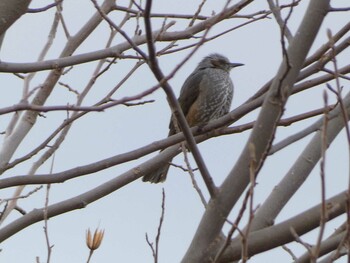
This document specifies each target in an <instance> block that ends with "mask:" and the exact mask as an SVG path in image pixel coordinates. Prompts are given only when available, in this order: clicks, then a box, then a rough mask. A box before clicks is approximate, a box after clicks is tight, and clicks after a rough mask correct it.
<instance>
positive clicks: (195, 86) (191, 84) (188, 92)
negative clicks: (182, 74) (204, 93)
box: [178, 70, 205, 116]
mask: <svg viewBox="0 0 350 263" xmlns="http://www.w3.org/2000/svg"><path fill="white" fill-rule="evenodd" d="M204 75H205V73H204V72H203V71H202V70H200V71H196V72H194V73H192V74H191V75H190V76H189V77H188V78H187V79H186V81H185V83H184V84H183V85H182V88H181V91H180V96H179V99H178V101H179V103H180V106H181V109H182V112H183V113H184V115H185V116H186V115H187V113H188V111H189V110H190V108H191V106H192V104H193V103H194V102H195V101H196V99H197V98H198V96H199V92H200V89H201V88H200V87H201V85H202V84H203V83H202V80H203V77H204Z"/></svg>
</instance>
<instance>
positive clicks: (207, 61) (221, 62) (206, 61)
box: [198, 53, 244, 72]
mask: <svg viewBox="0 0 350 263" xmlns="http://www.w3.org/2000/svg"><path fill="white" fill-rule="evenodd" d="M243 65H244V64H242V63H232V62H230V61H229V60H228V58H227V57H225V56H223V55H220V54H218V53H214V54H210V55H209V56H206V57H205V58H203V60H202V61H201V62H199V65H198V68H199V69H204V68H218V69H222V70H224V71H226V72H230V70H231V69H233V68H235V67H240V66H243Z"/></svg>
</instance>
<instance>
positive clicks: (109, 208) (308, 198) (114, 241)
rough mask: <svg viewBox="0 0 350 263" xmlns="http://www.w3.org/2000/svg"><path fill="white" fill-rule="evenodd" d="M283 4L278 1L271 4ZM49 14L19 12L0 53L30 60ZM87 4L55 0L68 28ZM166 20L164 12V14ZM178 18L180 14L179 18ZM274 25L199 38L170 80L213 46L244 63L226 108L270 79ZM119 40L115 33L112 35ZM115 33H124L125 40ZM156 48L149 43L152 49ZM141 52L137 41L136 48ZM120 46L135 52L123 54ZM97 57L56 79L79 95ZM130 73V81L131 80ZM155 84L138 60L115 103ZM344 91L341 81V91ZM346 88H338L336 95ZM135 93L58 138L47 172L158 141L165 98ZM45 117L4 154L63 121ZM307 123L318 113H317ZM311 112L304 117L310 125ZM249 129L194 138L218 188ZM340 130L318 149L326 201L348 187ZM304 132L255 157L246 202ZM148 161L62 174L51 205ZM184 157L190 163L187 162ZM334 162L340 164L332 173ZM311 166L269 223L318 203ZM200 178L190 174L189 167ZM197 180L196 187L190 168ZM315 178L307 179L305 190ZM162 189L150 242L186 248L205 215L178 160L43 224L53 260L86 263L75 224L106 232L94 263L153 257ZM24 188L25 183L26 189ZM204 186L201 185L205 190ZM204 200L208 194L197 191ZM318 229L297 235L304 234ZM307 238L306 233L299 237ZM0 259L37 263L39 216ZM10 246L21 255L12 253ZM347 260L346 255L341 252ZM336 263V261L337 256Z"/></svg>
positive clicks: (276, 50)
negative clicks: (323, 156)
mask: <svg viewBox="0 0 350 263" xmlns="http://www.w3.org/2000/svg"><path fill="white" fill-rule="evenodd" d="M125 2H126V1H118V5H125ZM255 2H256V3H254V4H252V5H251V7H248V8H247V9H246V10H245V11H242V12H241V14H248V13H253V12H256V11H258V10H261V9H268V6H267V3H266V1H255ZM281 2H284V1H281ZM218 3H219V1H208V3H206V4H205V6H204V10H203V14H206V15H210V14H211V13H212V10H215V11H216V12H218V11H219V10H220V8H221V7H222V6H223V3H224V1H220V4H218ZM307 3H308V1H302V3H301V4H300V5H299V6H298V7H297V8H296V10H295V12H294V13H293V15H292V17H291V19H290V22H289V23H288V25H289V26H290V29H291V31H292V33H293V34H294V33H295V31H296V27H297V25H298V24H299V23H300V21H301V18H302V15H303V13H304V12H305V9H306V4H307ZM45 4H47V1H33V3H32V6H31V7H32V8H35V7H41V6H44V5H45ZM198 4H199V2H198V3H196V4H193V5H190V4H188V1H185V0H180V1H160V0H158V1H154V8H153V11H154V12H164V13H183V14H193V12H194V10H195V9H196V7H197V5H198ZM53 12H54V10H51V11H48V12H45V13H40V14H27V15H25V16H23V17H22V18H21V19H20V20H19V21H17V22H16V24H15V25H13V26H12V27H11V28H10V30H9V31H8V32H7V33H6V38H5V40H4V43H3V46H2V49H1V53H0V55H1V60H3V61H7V62H34V61H35V60H36V58H37V56H38V54H39V52H40V49H41V48H42V46H43V43H45V41H46V38H47V34H48V31H49V28H50V26H51V21H52V14H53ZM93 12H94V8H93V5H92V3H91V2H90V1H82V0H75V1H69V0H66V1H65V2H64V13H63V14H64V17H65V19H66V23H67V25H68V28H69V30H70V32H71V34H74V33H75V32H76V31H77V30H79V29H80V27H81V26H82V25H84V24H85V23H86V21H87V19H88V18H89V17H90V16H91V14H93ZM118 15H119V13H118V12H115V14H113V15H112V16H111V18H113V19H115V20H116V21H118V19H120V17H119V16H118ZM169 20H171V19H169ZM243 21H245V20H244V19H232V20H229V21H227V22H223V23H221V24H219V25H218V26H217V27H215V28H214V29H213V30H212V31H211V33H212V34H213V33H214V32H220V31H222V30H225V29H227V28H229V26H230V25H235V24H237V25H238V24H240V23H242V22H243ZM347 21H348V17H347V15H346V13H343V14H341V13H333V14H330V15H329V16H328V17H327V18H326V21H325V24H324V25H323V27H322V29H321V31H320V32H319V35H318V38H317V41H316V43H315V44H314V47H313V49H312V50H315V49H317V48H318V47H319V46H320V45H321V44H322V43H324V42H325V40H326V39H327V36H326V29H327V28H332V30H333V32H336V30H337V29H339V28H340V27H341V26H343V25H344V24H345V23H346V22H347ZM161 23H162V21H161V20H158V21H157V22H156V21H155V22H154V25H153V27H154V29H157V28H159V27H160V25H161ZM184 23H188V21H184ZM134 26H135V25H134V23H133V22H130V25H128V26H126V27H125V28H124V30H126V31H127V32H128V33H130V34H132V33H133V32H134V31H133V30H134ZM182 28H183V24H181V23H177V24H176V25H175V26H174V27H173V28H171V29H170V31H176V30H181V29H182ZM108 34H109V29H108V27H107V26H106V24H105V23H103V24H102V25H101V26H100V27H99V28H98V29H97V30H96V32H94V33H93V34H92V35H91V36H90V37H89V38H88V39H87V41H86V43H84V44H83V45H82V46H81V47H80V48H79V49H78V50H77V52H76V54H80V53H86V52H91V51H94V50H98V49H102V48H103V47H104V45H105V43H106V40H107V38H108ZM279 39H280V31H279V27H278V25H277V24H276V22H275V20H274V19H265V20H261V21H259V22H256V23H253V24H251V25H248V26H246V27H243V28H241V29H238V30H235V31H233V32H231V33H229V34H227V35H225V36H223V37H222V38H219V39H217V40H214V41H212V42H209V43H207V44H205V45H204V46H203V47H201V48H200V49H199V51H198V52H197V53H196V54H195V55H194V56H193V58H191V59H190V61H189V62H188V63H186V64H185V65H184V66H183V67H182V68H181V69H180V70H179V71H178V72H177V74H176V75H175V77H174V78H173V79H171V81H170V84H171V85H172V87H173V89H174V91H175V93H176V94H178V93H179V91H180V88H181V85H182V83H183V81H184V80H185V79H186V77H187V76H188V75H189V74H190V73H191V72H192V70H193V69H194V68H195V66H196V65H197V63H198V62H199V60H200V59H201V58H202V57H203V56H205V55H207V54H209V53H212V52H219V53H222V54H224V55H226V56H227V57H229V59H230V60H232V61H234V62H240V63H244V64H245V66H244V67H240V68H237V69H234V70H233V71H232V73H231V77H232V79H233V82H234V85H235V94H234V100H233V104H232V108H235V107H237V106H238V105H240V104H242V103H243V102H244V101H245V100H246V99H248V98H249V97H250V96H251V95H253V94H254V93H255V92H256V91H257V90H258V89H259V88H260V87H261V86H262V85H263V84H265V83H266V82H267V81H268V80H270V79H271V78H272V77H273V76H274V74H275V73H276V71H277V69H278V66H279V63H280V61H281V47H280V42H279ZM120 41H121V37H120V36H118V37H117V38H116V39H115V43H119V42H120ZM123 41H124V40H123ZM64 43H65V38H64V35H63V32H62V28H61V27H60V29H59V32H58V34H57V37H56V40H55V43H54V45H53V47H52V49H51V51H50V53H49V55H48V57H47V59H53V58H56V57H57V56H58V54H59V53H60V52H61V50H62V45H63V44H64ZM162 46H164V44H159V45H157V48H161V47H162ZM142 48H143V49H145V47H142ZM188 52H189V51H188V50H186V51H183V52H180V53H178V54H173V55H168V56H163V57H161V58H160V64H161V66H162V69H163V70H164V72H165V73H168V72H170V70H172V69H173V68H174V66H176V65H177V64H178V63H179V62H180V61H181V59H182V58H184V57H185V56H186V55H187V54H188ZM127 54H134V52H133V51H128V52H127ZM349 57H350V56H349V52H347V53H345V54H343V55H342V56H341V58H340V61H339V63H343V65H344V63H348V62H345V61H346V60H349ZM133 64H134V62H132V63H125V62H123V63H122V62H118V63H117V64H116V65H114V66H113V67H112V69H111V70H110V71H109V72H108V73H107V74H105V75H104V76H103V77H101V78H100V79H99V80H98V81H97V82H96V84H95V86H94V88H93V91H92V92H91V94H90V95H89V96H88V97H87V99H86V101H85V103H84V105H90V104H92V103H94V102H96V101H98V100H99V99H101V98H102V97H103V96H104V94H105V92H106V91H108V90H109V89H111V87H113V86H114V85H115V84H116V83H118V81H119V80H120V79H121V78H122V77H124V75H125V74H126V73H127V72H128V71H129V70H130V69H131V67H132V65H133ZM95 65H96V64H95V63H87V64H85V65H79V66H75V67H74V68H73V70H72V71H71V72H70V73H69V74H67V75H66V76H64V77H62V79H61V81H62V82H64V83H68V84H69V85H70V86H71V87H72V88H73V89H76V90H78V91H81V90H82V89H83V88H84V87H85V85H86V84H87V82H88V80H89V78H90V76H91V74H92V72H93V69H94V67H95ZM46 76H47V72H46V71H44V72H41V73H39V74H37V75H36V77H35V78H34V79H33V81H32V82H31V88H35V87H36V86H37V85H39V84H40V83H42V81H43V80H44V79H45V77H46ZM136 76H137V77H136ZM0 82H1V83H2V89H3V92H5V93H4V94H5V95H6V96H1V97H0V105H1V107H6V106H11V105H13V104H16V103H17V102H18V101H19V100H20V98H21V94H22V88H23V84H22V81H21V80H20V79H18V78H17V77H15V76H14V75H11V74H1V75H0ZM155 83H156V81H155V79H154V77H152V75H151V74H150V71H149V69H148V68H146V66H143V67H142V68H141V69H140V70H139V71H138V72H137V74H136V75H135V76H134V77H133V78H131V79H130V80H128V81H127V82H126V83H125V85H124V86H123V87H122V88H121V89H120V91H118V92H117V93H116V95H115V96H114V98H115V99H118V98H122V97H124V96H130V95H134V94H137V93H139V92H141V91H143V90H145V89H147V88H149V87H151V86H153V85H154V84H155ZM324 89H325V87H324V86H319V87H318V88H316V89H315V88H314V89H312V91H307V92H303V93H302V94H300V95H295V96H293V97H292V98H291V99H290V101H288V104H287V108H286V113H285V116H292V115H295V114H298V113H302V112H304V111H305V110H311V109H314V108H318V107H321V106H322V105H323V100H322V92H323V90H324ZM345 89H346V87H345ZM345 93H346V92H345ZM144 100H155V102H154V103H150V104H145V105H141V106H137V107H125V106H119V107H115V108H112V109H109V110H107V111H106V112H103V113H92V114H88V115H87V116H86V117H84V118H82V119H80V120H78V121H77V122H76V123H75V125H74V127H73V129H72V130H71V132H70V133H69V135H68V137H67V139H66V140H65V142H64V143H63V144H62V146H61V147H60V149H59V150H58V151H57V153H56V154H55V162H54V172H59V171H64V170H66V169H69V168H73V167H76V166H79V165H84V164H88V163H90V162H93V161H97V160H100V159H103V158H107V157H110V156H113V155H116V154H119V153H124V152H127V151H129V150H133V149H137V148H139V147H141V146H143V145H146V144H148V143H151V142H153V141H156V140H159V139H162V138H165V136H166V135H167V132H168V122H169V116H170V109H169V106H168V105H167V101H166V99H165V95H164V94H163V92H162V91H161V90H158V91H156V92H155V93H153V94H151V95H149V96H147V97H146V98H144ZM74 101H75V95H74V93H69V92H67V90H66V89H64V88H63V87H62V86H59V85H57V86H56V88H55V90H54V92H53V94H52V95H51V97H50V99H49V100H48V102H47V105H66V104H67V103H74ZM330 102H334V96H332V94H330ZM45 116H46V118H39V119H38V121H37V124H36V125H35V127H34V128H33V129H32V131H31V132H30V134H29V135H28V136H27V137H26V139H25V140H24V142H23V143H22V144H21V146H20V148H19V149H18V151H17V152H16V154H15V156H14V158H13V159H15V158H17V157H20V156H22V155H23V154H26V153H27V152H28V151H29V150H30V149H32V148H33V147H35V146H36V145H38V144H39V143H40V142H42V140H43V139H45V138H46V137H47V136H48V135H49V134H50V133H51V132H52V131H53V130H54V129H55V127H56V126H57V125H58V124H60V123H61V122H62V121H63V120H64V119H65V118H66V112H54V113H47V114H45ZM9 117H10V115H6V116H1V117H0V130H1V131H3V130H4V129H5V128H6V126H7V124H8V121H9ZM255 117H256V112H255V113H253V114H251V115H249V116H247V117H246V118H244V119H242V120H240V121H239V123H245V122H247V121H251V120H254V118H255ZM316 119H317V118H316ZM316 119H313V120H311V121H309V122H305V123H311V122H313V121H314V120H316ZM305 123H300V124H295V125H293V126H291V127H287V128H280V129H278V132H277V137H276V141H279V140H280V139H281V138H284V137H286V136H288V135H289V134H292V133H293V132H295V131H297V130H299V129H300V127H304V126H306V124H305ZM248 135H249V131H248V132H244V133H242V134H236V135H230V136H223V137H220V138H213V139H211V140H209V141H207V142H205V143H202V144H200V150H201V153H202V155H203V157H204V158H205V161H206V163H207V165H208V168H209V171H210V172H211V174H212V176H213V178H214V180H215V183H216V184H217V185H219V184H220V183H221V182H222V181H223V179H224V178H225V177H226V175H227V173H228V172H229V171H230V169H231V168H232V165H233V164H234V161H235V160H236V159H237V158H238V156H239V153H240V150H241V149H242V147H243V146H244V144H245V141H246V139H247V137H248ZM344 138H345V137H344V134H343V133H342V134H341V135H340V136H339V138H338V139H337V140H336V142H335V143H334V145H332V147H331V149H330V151H329V152H328V154H327V156H328V157H327V196H328V197H330V196H332V195H334V194H336V193H338V192H339V191H340V190H339V189H340V187H339V186H341V185H345V184H347V171H348V167H347V163H348V159H347V158H348V154H347V149H346V147H344V141H345V140H344ZM309 140H310V137H307V138H305V139H303V140H301V141H299V142H298V143H296V144H295V145H292V146H289V147H288V148H287V149H284V150H282V151H280V152H279V153H278V154H276V155H275V156H272V157H271V158H270V159H269V160H268V161H267V163H266V164H265V166H264V168H263V170H262V172H261V174H260V175H259V178H258V185H257V187H256V190H255V191H256V192H255V204H256V205H258V204H259V203H262V202H263V201H264V199H265V198H266V197H267V195H268V194H269V193H270V192H271V190H272V189H273V187H274V185H276V183H278V181H279V180H280V179H281V178H282V177H283V176H284V174H285V173H286V171H287V170H288V169H289V167H290V166H291V164H292V163H293V162H294V160H295V158H296V156H298V154H299V153H300V152H301V151H302V149H303V147H304V146H305V145H306V144H307V143H308V141H309ZM37 158H38V157H35V158H34V159H33V160H32V161H29V162H27V163H24V164H23V165H19V166H18V167H16V168H15V169H13V170H11V171H10V172H8V173H6V174H5V176H13V175H16V174H26V173H28V170H29V169H30V166H31V165H32V163H33V162H34V161H35V160H36V159H37ZM149 158H150V157H149V156H147V157H146V158H143V159H140V160H136V161H134V162H130V163H127V164H123V165H120V166H117V167H113V168H111V169H108V170H106V171H102V172H99V173H97V174H92V175H88V176H85V177H84V178H80V179H76V180H71V181H69V182H67V183H64V184H56V185H52V187H51V190H50V204H53V203H56V202H58V201H62V200H65V199H67V198H69V197H73V196H75V195H77V194H80V193H83V192H85V191H87V190H89V189H91V188H93V187H95V186H97V185H99V184H102V183H103V182H106V181H108V180H109V179H111V178H114V177H116V176H118V175H119V174H121V173H123V172H125V171H127V170H128V169H130V168H132V167H134V166H135V165H136V164H139V163H141V162H142V160H146V159H149ZM174 162H176V163H178V164H180V165H182V164H183V156H182V155H180V156H178V157H177V158H176V159H174ZM50 164H51V162H50V161H49V162H47V163H46V164H44V165H43V166H42V167H41V168H40V169H39V171H38V173H39V174H41V173H48V172H49V169H50ZM192 164H193V165H194V162H192ZM334 167H337V168H339V169H336V170H335V169H334ZM318 170H319V168H318V167H317V168H316V169H315V171H314V172H313V175H312V176H311V178H309V180H308V181H307V182H306V184H305V185H303V186H302V188H301V189H300V190H299V192H298V194H297V195H296V196H295V198H294V199H293V200H292V201H291V202H290V203H289V204H288V206H287V207H286V208H285V210H284V211H283V212H282V213H281V215H280V216H279V217H278V219H277V221H278V222H280V221H283V220H284V219H286V218H288V217H290V216H291V215H295V214H297V213H300V212H301V211H303V210H305V209H307V208H309V207H311V206H313V205H315V204H317V203H319V201H320V187H319V176H318ZM197 175H198V173H197ZM197 178H198V182H199V184H200V185H201V186H203V183H202V180H201V179H200V176H199V175H198V176H197ZM315 186H316V187H315ZM162 188H164V189H165V193H166V204H165V206H166V211H165V219H164V225H163V229H162V236H161V244H160V262H167V263H175V262H179V261H180V260H181V258H182V256H183V255H184V253H185V251H186V249H187V247H188V245H189V243H190V241H191V239H192V237H193V234H194V232H195V230H196V227H197V225H198V222H199V220H200V218H201V216H202V214H203V211H204V209H203V206H202V205H201V203H200V199H199V197H198V195H197V193H196V192H195V191H194V190H193V187H192V185H191V182H190V178H189V176H188V175H187V174H186V173H183V172H182V171H181V170H179V169H176V168H171V170H170V173H169V175H168V179H167V181H166V182H165V183H164V184H158V185H151V184H145V183H142V182H141V180H138V181H136V182H134V183H132V184H130V185H128V186H127V187H124V188H123V189H120V190H119V191H117V192H115V193H113V194H110V195H109V196H107V197H105V198H103V199H101V200H99V201H98V202H96V203H93V204H91V205H89V206H88V207H86V208H85V209H81V210H77V211H73V212H70V213H67V214H64V215H61V216H58V217H55V218H52V219H50V220H49V233H50V241H51V243H52V244H53V245H54V247H53V255H52V257H53V259H52V262H64V261H66V262H85V261H86V258H87V255H88V249H87V248H86V245H85V231H86V229H88V228H91V229H92V230H94V228H95V227H100V228H102V229H105V238H104V240H103V243H102V245H101V247H100V248H99V249H98V250H97V251H96V252H95V254H94V255H93V259H92V262H153V261H152V260H153V259H152V255H151V251H150V249H149V247H148V245H147V243H146V240H145V233H146V232H147V233H148V234H149V237H150V238H151V240H153V238H154V237H155V234H156V229H157V227H158V221H159V216H160V212H161V211H160V206H161V192H162ZM31 189H33V188H32V187H28V188H26V189H25V191H24V193H27V192H29V191H30V190H31ZM203 189H204V187H203ZM12 192H13V189H7V190H3V191H2V192H1V198H5V197H9V196H10V194H11V193H12ZM44 196H45V190H44V189H42V190H40V191H39V192H37V193H36V194H34V195H33V196H31V197H30V198H28V199H24V200H21V203H20V206H21V207H23V208H24V209H25V210H27V211H30V210H32V209H33V208H35V207H38V208H40V207H43V205H44V201H45V200H44ZM206 196H207V194H206ZM238 208H239V206H237V208H235V209H234V210H233V211H232V218H235V215H237V209H238ZM18 216H19V215H18V214H16V213H13V215H11V216H10V217H9V218H8V219H7V221H6V223H8V222H11V221H12V220H13V219H15V218H17V217H18ZM340 222H342V220H341V219H336V220H334V223H332V224H330V225H329V227H327V231H328V232H327V233H331V232H332V231H333V228H335V227H336V226H338V225H339V223H340ZM316 234H317V232H315V231H314V232H312V233H311V234H309V235H306V237H305V239H307V238H310V242H314V237H315V235H316ZM307 241H308V240H307ZM289 247H290V248H291V249H292V250H293V251H295V252H296V253H297V254H300V253H302V251H303V250H302V248H301V246H300V245H291V246H289ZM1 248H2V252H1V253H0V260H1V262H35V257H37V256H39V257H40V260H41V262H44V261H45V260H46V253H47V251H46V245H45V236H44V232H43V222H40V223H37V224H35V225H32V226H30V227H28V228H27V229H25V230H23V231H21V232H20V233H18V234H16V235H15V236H13V237H11V238H10V239H8V240H6V241H5V242H3V244H1ZM19 252H20V253H19ZM271 259H274V260H276V261H275V262H286V261H291V257H290V255H288V253H287V252H285V251H284V250H282V249H280V248H279V249H275V250H273V251H270V252H268V253H264V254H263V255H257V256H254V257H253V258H252V259H251V260H250V262H267V260H268V261H269V262H272V261H271ZM344 260H345V259H344ZM344 262H345V261H344Z"/></svg>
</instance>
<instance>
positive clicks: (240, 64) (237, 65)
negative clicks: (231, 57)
mask: <svg viewBox="0 0 350 263" xmlns="http://www.w3.org/2000/svg"><path fill="white" fill-rule="evenodd" d="M230 66H231V68H235V67H240V66H244V64H242V63H230Z"/></svg>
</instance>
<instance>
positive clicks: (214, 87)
mask: <svg viewBox="0 0 350 263" xmlns="http://www.w3.org/2000/svg"><path fill="white" fill-rule="evenodd" d="M243 65H244V64H241V63H232V62H230V61H229V60H228V58H227V57H225V56H223V55H221V54H218V53H213V54H210V55H208V56H206V57H204V58H203V59H202V60H201V61H200V62H199V64H198V66H197V67H196V68H195V70H194V71H193V72H192V73H191V74H190V75H189V76H188V78H187V79H186V80H185V82H184V84H183V85H182V88H181V90H180V96H179V98H178V102H179V105H180V107H181V110H182V112H183V114H184V116H185V117H186V120H187V123H188V125H189V126H190V127H194V126H201V125H204V124H206V123H208V122H209V121H212V120H215V119H218V118H220V117H222V116H223V115H225V114H227V113H228V112H229V110H230V107H231V103H232V98H233V83H232V80H231V78H230V71H231V69H233V68H235V67H240V66H243ZM176 132H177V131H176V129H175V126H174V120H173V116H172V117H171V119H170V124H169V134H168V136H171V135H174V134H175V133H176ZM163 150H164V149H163ZM161 151H162V150H161ZM170 162H171V161H170ZM169 167H170V164H169V163H167V164H165V165H163V166H161V167H159V168H157V169H156V170H155V171H153V172H151V173H149V174H146V175H144V176H143V178H142V181H144V182H150V183H160V182H164V181H165V179H166V177H167V173H168V170H169Z"/></svg>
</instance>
